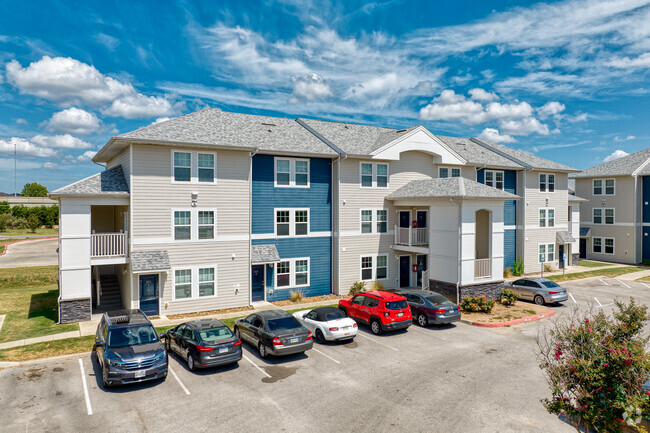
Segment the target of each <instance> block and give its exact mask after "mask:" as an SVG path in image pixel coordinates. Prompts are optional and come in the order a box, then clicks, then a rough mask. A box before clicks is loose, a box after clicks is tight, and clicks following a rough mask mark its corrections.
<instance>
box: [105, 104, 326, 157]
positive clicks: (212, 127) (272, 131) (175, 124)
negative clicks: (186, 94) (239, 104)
mask: <svg viewBox="0 0 650 433" xmlns="http://www.w3.org/2000/svg"><path fill="white" fill-rule="evenodd" d="M115 138H116V139H118V140H119V139H123V140H138V141H147V140H150V141H159V142H160V141H162V142H178V143H189V144H200V145H216V146H227V147H233V148H243V149H254V148H257V149H259V150H261V151H269V152H281V153H305V154H318V155H332V156H336V155H337V153H336V152H335V151H334V150H333V149H332V148H331V147H329V146H328V145H327V144H325V143H323V142H322V141H321V140H319V139H318V138H316V137H315V136H314V135H313V134H311V133H310V132H309V131H307V130H306V129H305V128H303V127H302V126H301V125H300V124H299V123H298V122H296V121H295V120H294V119H286V118H281V117H268V116H257V115H252V114H241V113H229V112H226V111H221V110H219V109H216V108H207V109H205V110H201V111H197V112H195V113H191V114H187V115H185V116H181V117H177V118H175V119H171V120H167V121H165V122H160V123H156V124H154V125H149V126H145V127H144V128H140V129H137V130H135V131H131V132H127V133H126V134H122V135H118V136H117V137H115Z"/></svg>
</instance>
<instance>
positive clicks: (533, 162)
mask: <svg viewBox="0 0 650 433" xmlns="http://www.w3.org/2000/svg"><path fill="white" fill-rule="evenodd" d="M472 140H473V141H475V142H478V143H483V144H485V145H486V146H487V147H488V148H490V147H491V148H493V149H494V150H496V151H497V152H501V153H503V154H505V155H508V156H510V157H512V158H514V159H516V160H519V161H521V162H522V163H524V164H527V165H529V166H531V167H533V168H534V169H536V170H553V171H574V172H577V171H580V170H578V169H575V168H572V167H569V166H568V165H564V164H560V163H559V162H555V161H550V160H548V159H544V158H540V157H539V156H535V155H531V154H530V153H528V152H524V151H522V150H517V149H512V148H510V147H507V146H504V145H502V144H496V143H491V142H489V141H485V140H478V139H476V138H474V139H472Z"/></svg>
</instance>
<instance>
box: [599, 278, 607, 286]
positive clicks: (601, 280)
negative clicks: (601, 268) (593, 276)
mask: <svg viewBox="0 0 650 433" xmlns="http://www.w3.org/2000/svg"><path fill="white" fill-rule="evenodd" d="M598 279H599V280H600V282H601V283H603V284H604V285H606V286H609V284H607V283H606V282H605V280H603V279H602V278H598Z"/></svg>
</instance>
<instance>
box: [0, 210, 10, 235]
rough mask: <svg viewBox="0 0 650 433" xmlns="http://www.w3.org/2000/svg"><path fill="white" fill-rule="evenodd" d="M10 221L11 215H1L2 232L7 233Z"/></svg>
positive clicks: (0, 227) (0, 230)
mask: <svg viewBox="0 0 650 433" xmlns="http://www.w3.org/2000/svg"><path fill="white" fill-rule="evenodd" d="M9 219H10V217H9V215H7V214H0V232H4V231H7V227H9Z"/></svg>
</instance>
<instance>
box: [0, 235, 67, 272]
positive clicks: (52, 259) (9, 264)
mask: <svg viewBox="0 0 650 433" xmlns="http://www.w3.org/2000/svg"><path fill="white" fill-rule="evenodd" d="M57 247H58V240H57V239H45V240H29V241H24V242H19V243H16V244H11V245H8V247H7V251H6V253H5V254H3V255H2V256H0V268H14V267H19V266H46V265H57V264H58V263H59V256H58V253H57V252H56V249H57Z"/></svg>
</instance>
